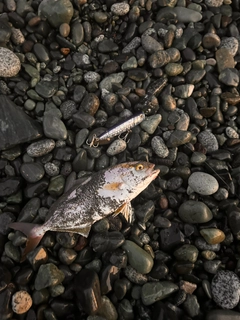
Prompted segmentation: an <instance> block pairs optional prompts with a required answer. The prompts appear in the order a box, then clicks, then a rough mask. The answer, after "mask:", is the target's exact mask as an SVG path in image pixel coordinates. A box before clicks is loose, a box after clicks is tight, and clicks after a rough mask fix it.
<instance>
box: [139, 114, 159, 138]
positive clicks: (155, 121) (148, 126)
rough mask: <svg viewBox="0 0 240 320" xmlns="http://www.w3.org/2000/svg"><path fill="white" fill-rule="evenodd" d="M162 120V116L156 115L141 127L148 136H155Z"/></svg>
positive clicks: (146, 120) (148, 118) (150, 117)
mask: <svg viewBox="0 0 240 320" xmlns="http://www.w3.org/2000/svg"><path fill="white" fill-rule="evenodd" d="M161 120H162V116H161V115H160V114H154V115H152V116H149V117H147V118H146V119H145V120H143V122H141V124H140V127H141V128H142V129H143V130H144V131H146V132H147V133H148V134H153V133H154V132H155V130H156V129H157V127H158V125H159V123H160V122H161Z"/></svg>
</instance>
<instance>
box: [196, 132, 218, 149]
mask: <svg viewBox="0 0 240 320" xmlns="http://www.w3.org/2000/svg"><path fill="white" fill-rule="evenodd" d="M197 138H198V141H199V142H200V143H201V144H202V145H203V147H204V148H206V149H207V152H213V151H216V150H218V141H217V138H216V137H215V136H214V134H213V133H212V132H210V131H206V130H205V131H202V132H200V133H199V134H198V136H197Z"/></svg>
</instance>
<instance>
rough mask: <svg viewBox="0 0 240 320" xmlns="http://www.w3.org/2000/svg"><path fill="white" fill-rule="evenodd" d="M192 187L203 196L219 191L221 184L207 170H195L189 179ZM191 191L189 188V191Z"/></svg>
mask: <svg viewBox="0 0 240 320" xmlns="http://www.w3.org/2000/svg"><path fill="white" fill-rule="evenodd" d="M188 185H189V187H190V189H192V190H193V191H194V192H197V193H199V194H201V195H203V196H208V195H211V194H213V193H215V192H217V191H218V188H219V184H218V181H217V180H216V178H214V177H213V176H211V175H210V174H208V173H205V172H194V173H192V174H191V175H190V177H189V179H188ZM189 191H191V190H189V189H188V192H189Z"/></svg>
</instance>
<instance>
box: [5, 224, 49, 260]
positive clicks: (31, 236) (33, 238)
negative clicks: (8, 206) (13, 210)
mask: <svg viewBox="0 0 240 320" xmlns="http://www.w3.org/2000/svg"><path fill="white" fill-rule="evenodd" d="M9 227H10V228H12V229H14V230H19V231H21V232H22V233H24V234H25V235H26V236H27V242H26V247H25V248H24V250H23V253H22V257H21V261H20V262H23V261H24V260H25V259H26V256H27V254H28V253H29V252H31V251H32V250H33V249H35V248H36V247H37V245H38V244H39V242H40V241H41V239H42V237H43V236H44V234H45V232H44V231H43V230H41V229H42V226H41V225H40V224H34V223H25V222H13V223H10V224H9Z"/></svg>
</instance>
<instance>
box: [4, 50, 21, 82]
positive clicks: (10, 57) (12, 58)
mask: <svg viewBox="0 0 240 320" xmlns="http://www.w3.org/2000/svg"><path fill="white" fill-rule="evenodd" d="M20 69H21V62H20V60H19V58H18V57H17V56H16V55H15V53H13V52H12V51H11V50H9V49H7V48H3V47H0V77H5V78H10V77H14V76H16V75H17V74H18V72H19V71H20Z"/></svg>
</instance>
